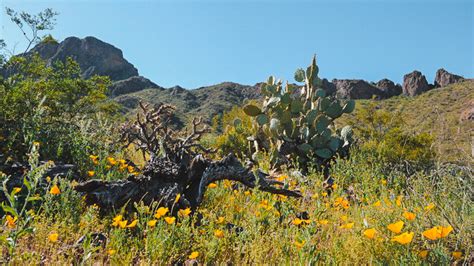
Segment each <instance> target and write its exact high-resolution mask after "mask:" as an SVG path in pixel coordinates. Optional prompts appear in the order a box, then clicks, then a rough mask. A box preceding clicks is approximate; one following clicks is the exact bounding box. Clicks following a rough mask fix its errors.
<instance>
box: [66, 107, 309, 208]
mask: <svg viewBox="0 0 474 266" xmlns="http://www.w3.org/2000/svg"><path fill="white" fill-rule="evenodd" d="M140 107H141V108H142V111H143V115H140V114H138V115H137V120H136V121H135V122H133V123H130V124H127V125H124V126H123V127H122V141H124V142H126V143H127V146H128V145H130V144H134V145H135V146H136V147H138V149H140V150H141V151H142V152H143V153H144V154H148V155H149V158H150V159H149V160H148V161H147V164H146V166H145V167H144V169H143V170H142V171H141V174H140V175H138V176H133V175H131V176H129V178H128V179H127V180H119V181H113V182H106V181H102V180H89V181H86V182H83V183H81V184H79V185H77V186H76V187H75V190H76V191H78V192H81V193H84V194H85V196H86V202H87V203H88V204H96V205H98V206H99V207H100V208H101V210H102V211H103V212H109V211H112V210H118V209H120V208H122V207H123V206H127V207H128V208H129V209H131V208H133V206H134V203H137V202H140V201H142V202H143V203H144V204H147V205H149V204H151V203H153V202H158V203H159V204H160V205H161V206H167V207H170V208H171V207H172V206H174V208H173V209H174V210H178V209H182V208H187V207H190V208H192V209H193V210H195V209H196V208H197V207H198V206H199V205H200V204H201V203H202V201H203V199H204V194H205V192H206V188H207V186H208V185H209V184H210V183H212V182H217V181H219V180H224V179H228V180H234V181H238V182H240V183H242V184H243V185H245V186H247V187H250V188H254V187H257V188H258V189H260V190H262V191H266V192H269V193H274V194H283V195H287V196H293V197H301V195H300V194H299V192H297V191H290V190H287V189H282V188H279V187H278V186H281V185H283V184H282V183H280V182H277V181H274V180H272V179H269V178H268V175H266V174H264V173H263V172H262V171H260V170H256V171H255V172H254V171H253V166H252V164H251V163H247V165H245V166H244V165H243V164H242V163H241V162H240V161H239V160H238V159H237V158H236V157H235V156H234V155H232V154H229V155H227V156H226V157H224V158H223V159H221V160H217V161H213V160H210V159H207V158H205V154H207V153H209V152H210V150H208V149H206V148H204V147H202V146H201V145H200V144H199V143H198V141H199V140H200V138H201V136H202V135H203V134H205V133H206V132H208V131H209V130H208V129H207V127H205V126H204V127H201V126H200V125H201V123H202V120H201V119H194V120H193V121H192V128H191V133H189V134H188V133H187V132H184V133H182V132H175V131H174V130H173V129H171V128H170V127H169V126H168V123H169V121H170V117H171V115H172V111H173V110H174V108H173V107H171V106H168V105H160V106H158V107H157V108H149V107H148V105H145V104H142V103H140ZM178 194H179V195H180V197H179V200H178V202H175V199H176V196H177V195H178Z"/></svg>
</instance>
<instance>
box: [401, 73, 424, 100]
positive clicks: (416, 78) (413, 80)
mask: <svg viewBox="0 0 474 266" xmlns="http://www.w3.org/2000/svg"><path fill="white" fill-rule="evenodd" d="M430 89H431V86H430V85H429V84H428V81H426V77H425V76H424V75H423V74H421V72H420V71H416V70H415V71H413V72H411V73H409V74H406V75H405V76H403V87H402V90H403V94H405V95H408V96H416V95H419V94H421V93H423V92H425V91H428V90H430Z"/></svg>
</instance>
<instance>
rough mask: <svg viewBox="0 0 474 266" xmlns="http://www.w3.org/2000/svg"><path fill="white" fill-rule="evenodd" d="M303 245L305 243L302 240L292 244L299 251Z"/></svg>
mask: <svg viewBox="0 0 474 266" xmlns="http://www.w3.org/2000/svg"><path fill="white" fill-rule="evenodd" d="M305 243H306V242H305V241H304V240H303V241H301V242H300V241H297V240H295V243H294V244H295V246H296V247H297V248H298V249H300V248H302V247H303V246H304V244H305Z"/></svg>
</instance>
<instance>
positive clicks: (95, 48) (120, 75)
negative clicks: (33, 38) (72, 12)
mask: <svg viewBox="0 0 474 266" xmlns="http://www.w3.org/2000/svg"><path fill="white" fill-rule="evenodd" d="M34 52H37V53H38V54H39V55H40V56H41V58H43V59H45V60H46V61H47V62H48V64H51V63H53V62H54V61H57V60H60V61H65V60H66V58H68V57H71V58H72V59H74V60H75V61H76V62H77V63H78V64H79V66H80V67H81V70H82V76H83V77H84V78H89V77H91V76H93V75H103V76H109V77H110V79H111V80H123V79H127V78H129V77H132V76H138V70H137V69H136V68H135V67H134V66H133V65H132V64H130V63H129V62H128V61H127V60H126V59H125V58H123V54H122V51H121V50H120V49H118V48H116V47H115V46H113V45H111V44H108V43H105V42H103V41H101V40H99V39H97V38H94V37H86V38H84V39H80V38H77V37H68V38H66V39H65V40H64V41H62V42H60V43H55V42H47V43H40V44H38V45H37V46H35V47H34V48H33V49H32V50H31V51H30V52H29V53H34Z"/></svg>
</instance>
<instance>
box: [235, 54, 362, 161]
mask: <svg viewBox="0 0 474 266" xmlns="http://www.w3.org/2000/svg"><path fill="white" fill-rule="evenodd" d="M318 72H319V68H318V66H317V65H316V57H314V58H313V61H312V63H311V65H310V66H309V67H308V68H307V69H306V71H304V70H303V69H298V70H297V71H296V73H295V80H296V81H297V82H304V83H305V84H304V85H303V86H297V85H294V84H289V83H286V85H285V86H284V87H283V84H282V81H280V80H278V81H276V80H275V78H274V77H270V78H269V79H268V80H267V82H266V83H265V84H263V85H262V88H261V89H262V93H263V95H264V96H265V98H264V101H263V104H262V108H260V107H259V106H257V105H254V104H247V105H246V106H245V107H244V112H245V113H246V114H247V115H249V116H251V117H254V121H255V123H256V124H257V125H258V127H259V131H258V132H257V135H256V136H255V138H254V144H255V150H256V152H258V151H260V150H262V149H265V150H269V151H270V152H271V153H272V162H273V163H274V164H276V165H279V164H281V163H286V162H288V160H294V161H297V162H298V163H299V164H300V165H301V166H302V167H303V168H306V167H307V166H308V164H309V163H310V161H311V162H312V163H315V165H317V166H323V165H327V163H328V162H329V161H330V160H331V159H333V158H334V157H336V156H337V155H346V154H347V153H348V150H349V147H350V144H351V143H352V130H351V128H350V127H349V126H345V127H343V128H342V129H341V130H337V129H336V128H335V126H334V120H336V119H337V118H339V117H340V116H341V115H343V114H344V113H350V112H352V111H353V110H354V107H355V102H354V101H353V100H348V101H342V100H339V99H335V98H334V97H331V96H327V95H326V92H325V91H324V90H323V89H322V82H321V79H319V78H318Z"/></svg>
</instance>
